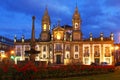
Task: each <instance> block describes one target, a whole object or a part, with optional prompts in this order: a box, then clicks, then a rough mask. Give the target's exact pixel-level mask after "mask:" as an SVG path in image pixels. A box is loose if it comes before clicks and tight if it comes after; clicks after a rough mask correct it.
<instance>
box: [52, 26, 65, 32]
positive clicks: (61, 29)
mask: <svg viewBox="0 0 120 80" xmlns="http://www.w3.org/2000/svg"><path fill="white" fill-rule="evenodd" d="M53 31H64V29H63V28H62V27H60V26H58V27H56V28H54V29H53Z"/></svg>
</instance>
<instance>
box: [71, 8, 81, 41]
mask: <svg viewBox="0 0 120 80" xmlns="http://www.w3.org/2000/svg"><path fill="white" fill-rule="evenodd" d="M72 25H73V41H79V40H82V32H81V18H80V14H79V11H78V7H77V6H76V8H75V12H74V14H73V17H72Z"/></svg>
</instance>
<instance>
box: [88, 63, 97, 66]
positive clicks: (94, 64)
mask: <svg viewBox="0 0 120 80" xmlns="http://www.w3.org/2000/svg"><path fill="white" fill-rule="evenodd" d="M90 65H92V66H97V65H98V64H97V63H91V64H90Z"/></svg>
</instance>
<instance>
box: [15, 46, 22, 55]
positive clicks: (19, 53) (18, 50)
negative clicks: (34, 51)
mask: <svg viewBox="0 0 120 80" xmlns="http://www.w3.org/2000/svg"><path fill="white" fill-rule="evenodd" d="M16 56H21V48H20V47H17V53H16Z"/></svg>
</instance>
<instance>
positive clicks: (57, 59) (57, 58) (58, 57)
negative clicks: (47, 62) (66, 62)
mask: <svg viewBox="0 0 120 80" xmlns="http://www.w3.org/2000/svg"><path fill="white" fill-rule="evenodd" d="M56 64H61V55H56Z"/></svg>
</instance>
